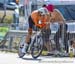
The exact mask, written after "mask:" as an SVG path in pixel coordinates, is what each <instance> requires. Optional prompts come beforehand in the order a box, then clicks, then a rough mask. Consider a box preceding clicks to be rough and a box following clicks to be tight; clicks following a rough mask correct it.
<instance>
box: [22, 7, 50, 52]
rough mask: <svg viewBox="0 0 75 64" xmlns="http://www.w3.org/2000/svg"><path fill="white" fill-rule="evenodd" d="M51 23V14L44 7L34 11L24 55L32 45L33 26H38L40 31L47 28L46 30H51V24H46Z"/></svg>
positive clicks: (23, 50) (29, 21)
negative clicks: (30, 44)
mask: <svg viewBox="0 0 75 64" xmlns="http://www.w3.org/2000/svg"><path fill="white" fill-rule="evenodd" d="M49 21H50V17H49V12H48V10H47V9H46V8H45V7H42V8H40V9H38V10H34V11H33V12H32V13H31V15H30V16H29V18H28V23H29V29H28V34H27V36H26V39H25V43H24V46H23V48H22V53H26V52H27V49H28V45H29V43H30V39H31V35H32V31H33V26H36V27H38V28H40V29H42V28H45V29H46V30H47V29H48V28H49V23H48V24H46V22H49Z"/></svg>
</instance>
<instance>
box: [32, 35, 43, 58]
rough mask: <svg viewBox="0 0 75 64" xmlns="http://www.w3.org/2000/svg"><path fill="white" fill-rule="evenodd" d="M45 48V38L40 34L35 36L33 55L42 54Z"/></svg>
mask: <svg viewBox="0 0 75 64" xmlns="http://www.w3.org/2000/svg"><path fill="white" fill-rule="evenodd" d="M42 50H43V40H42V36H40V35H38V36H36V37H35V38H34V41H33V44H32V47H31V55H32V57H33V58H35V59H36V58H37V57H39V56H40V54H41V53H42Z"/></svg>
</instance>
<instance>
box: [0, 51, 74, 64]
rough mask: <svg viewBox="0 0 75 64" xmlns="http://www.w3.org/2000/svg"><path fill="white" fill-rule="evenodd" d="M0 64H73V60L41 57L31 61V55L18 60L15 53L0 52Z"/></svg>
mask: <svg viewBox="0 0 75 64" xmlns="http://www.w3.org/2000/svg"><path fill="white" fill-rule="evenodd" d="M0 64H75V58H52V57H50V56H41V57H39V58H38V59H33V58H32V57H31V55H25V56H24V58H22V59H21V58H19V57H18V55H17V53H8V52H0Z"/></svg>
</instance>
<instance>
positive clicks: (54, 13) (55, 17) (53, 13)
mask: <svg viewBox="0 0 75 64" xmlns="http://www.w3.org/2000/svg"><path fill="white" fill-rule="evenodd" d="M46 8H47V10H48V11H49V14H50V22H51V23H54V22H57V23H59V29H58V31H57V32H56V34H55V36H54V41H55V43H56V49H57V51H60V49H61V48H60V44H59V38H60V36H61V34H62V30H63V27H62V26H63V24H64V21H65V18H64V17H63V15H62V14H61V13H60V11H59V10H58V9H55V7H54V6H53V5H52V4H49V5H47V6H46ZM59 32H60V33H59ZM66 32H67V25H65V28H64V33H65V35H67V34H66ZM66 37H67V36H64V43H63V45H64V46H65V51H67V49H68V43H67V41H66V40H67V39H66Z"/></svg>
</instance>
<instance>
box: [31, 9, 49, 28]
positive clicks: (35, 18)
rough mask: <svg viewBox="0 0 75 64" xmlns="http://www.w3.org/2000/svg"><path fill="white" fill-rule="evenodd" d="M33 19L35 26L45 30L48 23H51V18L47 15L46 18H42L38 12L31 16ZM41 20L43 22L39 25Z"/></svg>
mask: <svg viewBox="0 0 75 64" xmlns="http://www.w3.org/2000/svg"><path fill="white" fill-rule="evenodd" d="M31 18H32V20H33V22H34V24H35V26H37V27H40V28H43V27H45V26H46V22H48V21H49V16H48V15H45V16H40V15H39V13H38V11H37V10H36V11H33V12H32V14H31ZM39 20H41V22H42V24H39Z"/></svg>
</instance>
